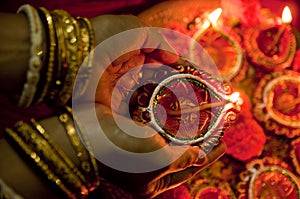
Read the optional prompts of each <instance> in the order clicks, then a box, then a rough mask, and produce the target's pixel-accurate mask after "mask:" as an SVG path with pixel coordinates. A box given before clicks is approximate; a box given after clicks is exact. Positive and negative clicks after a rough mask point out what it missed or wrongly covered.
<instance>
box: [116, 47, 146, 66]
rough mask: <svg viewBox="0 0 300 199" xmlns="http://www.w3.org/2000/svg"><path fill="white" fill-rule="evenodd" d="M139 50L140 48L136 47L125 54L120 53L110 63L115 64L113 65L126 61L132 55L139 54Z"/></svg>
mask: <svg viewBox="0 0 300 199" xmlns="http://www.w3.org/2000/svg"><path fill="white" fill-rule="evenodd" d="M140 52H141V50H139V49H137V50H133V51H130V52H128V53H125V54H123V55H121V56H120V57H119V58H118V59H116V60H115V61H113V63H112V65H113V66H115V65H119V64H122V63H124V62H127V61H128V60H130V59H131V58H132V57H133V56H136V55H139V54H140Z"/></svg>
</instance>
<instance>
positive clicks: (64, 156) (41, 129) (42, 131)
mask: <svg viewBox="0 0 300 199" xmlns="http://www.w3.org/2000/svg"><path fill="white" fill-rule="evenodd" d="M30 121H31V123H32V124H33V126H34V127H35V129H36V130H37V131H38V132H39V133H40V134H41V135H42V136H43V138H44V139H45V140H46V141H47V142H48V143H49V144H50V145H51V146H52V147H53V149H54V150H55V152H56V153H57V154H58V155H60V157H61V158H62V159H63V160H64V161H65V162H66V164H67V165H68V166H69V167H70V168H71V169H72V171H73V172H74V173H76V175H77V176H78V177H79V178H80V180H82V181H85V178H84V176H83V175H82V173H81V172H80V171H79V170H78V168H77V167H76V166H75V165H74V163H73V162H72V161H71V160H70V159H69V158H68V156H67V155H66V154H65V153H64V152H63V150H62V149H61V148H59V147H58V146H57V145H56V144H55V143H54V141H53V140H52V138H51V137H50V136H49V135H48V133H47V132H46V130H45V129H44V128H43V126H42V125H41V124H39V123H38V122H37V121H36V120H35V119H31V120H30Z"/></svg>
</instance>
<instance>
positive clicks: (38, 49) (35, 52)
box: [17, 4, 44, 107]
mask: <svg viewBox="0 0 300 199" xmlns="http://www.w3.org/2000/svg"><path fill="white" fill-rule="evenodd" d="M20 12H23V13H25V14H26V16H27V18H28V21H29V28H30V43H31V47H30V55H31V57H30V59H29V62H28V65H29V69H28V71H27V75H26V78H27V82H26V83H25V84H24V87H23V90H22V94H21V97H20V99H19V102H18V105H19V106H22V107H28V106H29V105H31V103H32V101H33V98H34V95H35V93H36V89H37V84H38V82H39V80H40V73H39V72H40V70H41V67H42V61H41V56H42V55H43V54H44V52H43V50H42V40H43V39H42V25H41V24H42V23H41V20H40V18H39V16H38V13H37V11H36V9H35V8H33V7H32V6H30V5H29V4H25V5H23V6H21V7H20V8H19V9H18V11H17V13H20Z"/></svg>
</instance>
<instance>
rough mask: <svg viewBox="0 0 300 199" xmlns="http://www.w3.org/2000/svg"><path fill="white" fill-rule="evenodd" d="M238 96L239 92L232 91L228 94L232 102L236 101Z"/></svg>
mask: <svg viewBox="0 0 300 199" xmlns="http://www.w3.org/2000/svg"><path fill="white" fill-rule="evenodd" d="M239 98H240V93H239V92H234V93H232V94H231V95H230V98H229V100H230V101H231V102H232V103H236V102H237V101H238V100H239Z"/></svg>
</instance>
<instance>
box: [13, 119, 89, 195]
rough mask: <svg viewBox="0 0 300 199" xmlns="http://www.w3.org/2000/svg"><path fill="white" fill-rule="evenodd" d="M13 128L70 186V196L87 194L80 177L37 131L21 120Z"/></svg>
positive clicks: (61, 179)
mask: <svg viewBox="0 0 300 199" xmlns="http://www.w3.org/2000/svg"><path fill="white" fill-rule="evenodd" d="M14 129H15V131H16V132H17V134H18V136H19V137H20V138H21V139H22V140H23V142H25V143H28V145H27V146H28V147H29V148H30V149H31V150H32V151H33V152H34V153H35V154H37V155H38V156H39V159H40V160H43V161H44V162H45V164H46V165H47V168H49V169H50V171H51V172H52V173H54V174H55V175H56V176H59V180H60V182H62V183H63V184H65V186H66V187H70V188H68V189H69V190H71V191H72V195H74V196H72V197H71V198H77V197H76V196H84V195H87V194H88V190H87V188H86V186H85V185H84V184H83V182H82V181H81V179H80V178H79V177H78V176H77V174H76V173H74V172H73V170H72V169H71V168H70V167H69V166H68V164H67V163H66V162H65V160H64V159H63V158H61V156H60V155H59V154H58V153H57V152H56V150H55V149H54V147H53V146H52V145H51V144H50V143H49V142H47V140H45V139H44V138H43V136H42V135H40V134H39V132H37V131H36V130H35V129H34V128H32V127H31V125H29V124H27V123H24V122H22V121H19V122H17V123H16V125H15V128H14ZM44 133H46V132H44ZM42 169H43V168H42Z"/></svg>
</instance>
